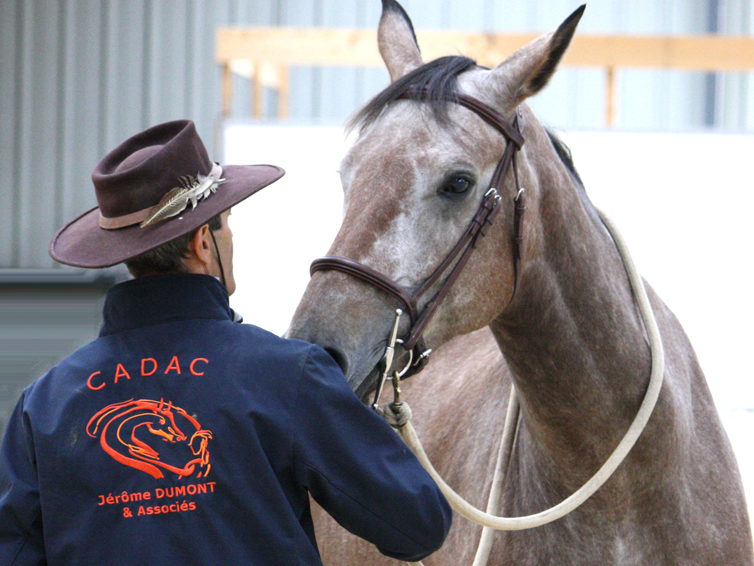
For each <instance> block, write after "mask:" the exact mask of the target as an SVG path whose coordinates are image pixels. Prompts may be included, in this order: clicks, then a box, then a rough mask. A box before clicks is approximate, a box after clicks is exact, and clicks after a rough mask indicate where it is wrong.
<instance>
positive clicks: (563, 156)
mask: <svg viewBox="0 0 754 566" xmlns="http://www.w3.org/2000/svg"><path fill="white" fill-rule="evenodd" d="M545 131H546V132H547V137H548V138H550V143H551V144H552V147H553V149H555V153H557V154H558V157H559V158H560V161H561V162H562V163H563V165H565V167H566V169H568V172H569V173H570V174H571V176H572V177H573V178H574V180H575V181H576V182H577V184H578V185H579V187H581V188H582V189H584V183H583V182H582V180H581V176H580V175H579V172H578V171H576V166H575V165H574V164H573V157H572V155H571V148H570V147H568V146H567V145H566V143H565V142H564V141H563V140H561V139H560V138H559V137H558V136H557V135H556V134H555V132H553V131H552V130H550V129H549V128H545Z"/></svg>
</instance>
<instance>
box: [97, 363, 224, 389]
mask: <svg viewBox="0 0 754 566" xmlns="http://www.w3.org/2000/svg"><path fill="white" fill-rule="evenodd" d="M162 363H164V360H163V362H162ZM187 363H188V370H189V373H191V375H194V376H197V377H202V376H203V375H204V371H200V370H203V369H204V367H203V366H202V365H201V364H205V365H207V366H208V365H209V363H210V362H209V360H208V359H207V358H193V359H191V360H190V361H189V360H186V359H184V360H180V359H179V358H178V356H175V355H174V356H172V357H171V358H170V360H169V362H168V364H167V366H164V369H163V367H162V365H161V364H160V362H158V361H157V359H155V358H141V360H140V362H131V365H129V366H128V367H126V365H125V364H122V363H116V364H115V369H114V370H112V371H108V372H107V373H106V374H103V373H102V371H95V372H93V373H92V374H90V375H89V377H88V378H87V380H86V386H87V387H88V388H89V389H91V390H92V391H99V390H100V389H103V388H104V387H106V386H107V385H110V384H112V385H117V384H118V382H121V383H128V381H130V380H131V377H137V378H138V377H150V376H152V375H155V374H156V373H157V372H158V371H159V372H161V373H162V374H163V375H170V376H173V375H181V374H182V369H181V366H182V365H183V367H184V368H185V367H186V364H187Z"/></svg>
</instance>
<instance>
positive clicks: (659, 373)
mask: <svg viewBox="0 0 754 566" xmlns="http://www.w3.org/2000/svg"><path fill="white" fill-rule="evenodd" d="M600 216H601V217H602V220H603V222H604V223H605V226H606V227H607V229H608V231H609V232H610V234H611V236H612V238H613V240H614V242H615V245H616V247H617V249H618V252H619V253H620V256H621V258H622V260H623V264H624V266H625V269H626V273H627V274H628V279H629V282H630V285H631V288H632V290H633V293H634V298H635V300H636V302H637V304H638V307H639V313H640V315H641V317H642V320H643V322H644V326H645V328H646V331H647V335H648V338H649V347H650V351H651V356H652V370H651V374H650V378H649V385H648V386H647V391H646V394H645V395H644V400H643V401H642V403H641V406H640V407H639V410H638V412H637V414H636V417H635V418H634V420H633V422H632V423H631V426H630V427H629V428H628V431H627V432H626V434H625V436H624V437H623V439H622V440H621V441H620V443H619V444H618V446H617V447H616V448H615V450H613V452H612V454H610V456H609V457H608V459H607V460H606V461H605V463H604V464H603V465H602V467H601V468H600V469H599V470H597V472H596V473H595V474H594V476H592V477H591V478H590V479H589V480H588V481H587V482H586V483H585V484H584V485H583V486H582V487H581V488H579V489H578V490H577V491H576V492H574V493H573V494H572V495H571V496H570V497H568V498H567V499H565V500H564V501H562V502H561V503H559V504H557V505H555V506H554V507H551V508H550V509H546V510H544V511H541V512H539V513H535V514H533V515H527V516H523V517H498V516H496V515H495V514H494V512H495V511H494V508H496V507H497V505H498V503H497V501H499V498H500V493H501V491H502V490H501V485H496V481H499V482H500V483H501V484H502V482H503V479H504V478H499V479H497V475H498V474H497V473H496V480H493V486H492V491H493V492H494V491H498V490H499V491H498V495H497V496H496V497H495V498H493V497H490V499H489V501H488V507H487V509H488V510H487V512H485V511H482V510H480V509H477V508H476V507H474V506H473V505H471V504H470V503H469V502H468V501H466V500H465V499H463V498H462V497H461V496H460V495H459V494H458V493H456V492H455V491H454V490H453V489H452V488H451V487H450V486H449V485H448V484H447V483H446V482H445V480H443V478H442V477H441V476H440V474H439V473H438V472H437V470H435V468H434V466H433V465H432V462H430V460H429V458H428V456H427V454H426V452H425V451H424V448H423V447H422V444H421V441H420V440H419V437H418V436H417V434H416V430H414V427H413V426H412V425H411V421H410V420H409V421H408V422H406V423H405V424H404V425H403V426H401V427H400V428H398V432H399V433H400V435H401V437H402V438H403V440H404V441H405V442H406V444H407V445H408V446H409V448H411V450H412V451H413V452H414V454H415V455H416V457H417V458H418V459H419V461H420V462H421V464H422V465H423V466H424V468H425V469H426V470H427V472H428V473H429V474H430V476H431V477H432V479H434V480H435V482H436V483H437V485H438V487H439V488H440V490H441V491H442V493H443V494H444V495H445V497H446V498H447V499H448V502H449V503H450V505H451V507H453V509H455V510H456V511H457V512H458V513H460V514H461V515H463V516H464V517H466V518H467V519H470V520H471V521H474V522H475V523H479V524H480V525H483V526H484V527H485V531H483V533H482V540H481V542H480V549H479V550H481V551H482V552H481V553H480V551H479V550H478V551H477V558H478V559H479V561H477V558H475V561H474V565H475V566H478V565H481V564H484V561H486V556H489V550H490V549H489V547H490V546H491V533H490V534H487V532H486V531H487V530H492V529H494V530H504V531H516V530H523V529H531V528H534V527H539V526H541V525H545V524H547V523H551V522H552V521H555V520H557V519H560V518H562V517H564V516H565V515H567V514H568V513H570V512H571V511H573V510H574V509H576V508H577V507H579V505H581V504H582V503H584V501H586V500H587V499H589V497H591V496H592V495H593V494H594V493H595V492H596V491H597V490H598V489H599V488H600V487H602V485H603V484H604V483H605V482H606V481H607V480H608V479H609V478H610V477H611V476H612V474H613V472H615V470H616V469H617V468H618V466H620V464H621V463H622V462H623V460H624V459H625V458H626V456H627V455H628V453H629V452H630V451H631V448H633V446H634V444H635V443H636V441H637V440H638V439H639V436H641V433H642V431H643V430H644V427H645V426H646V424H647V422H648V421H649V418H650V416H651V415H652V411H653V410H654V407H655V404H656V403H657V398H658V396H659V394H660V389H661V388H662V379H663V374H664V370H665V353H664V350H663V347H662V339H661V337H660V331H659V329H658V327H657V321H656V320H655V317H654V313H653V312H652V307H651V305H650V303H649V298H648V297H647V293H646V290H645V288H644V284H643V282H642V279H641V276H640V275H639V273H638V271H637V270H636V267H635V265H634V263H633V261H632V259H631V255H630V254H629V252H628V248H627V247H626V244H625V242H624V241H623V239H622V237H621V236H620V234H619V232H618V231H617V229H616V228H615V226H614V225H613V223H612V222H611V221H610V220H609V219H608V218H607V217H606V216H605V215H604V214H603V213H601V212H600ZM511 395H512V396H513V397H515V391H514V390H511ZM511 403H514V400H511ZM403 406H404V408H405V409H408V407H406V406H405V403H403ZM508 420H509V419H508V418H506V429H507V428H508ZM511 420H512V419H511ZM515 425H516V421H513V422H512V425H511V427H515ZM512 436H513V432H512V430H504V431H503V440H502V442H501V444H502V446H501V449H500V454H502V453H503V452H507V451H508V448H506V447H505V446H504V445H505V443H506V438H508V437H510V438H511V439H512ZM498 464H499V465H498V468H499V467H500V465H504V464H503V463H502V462H500V461H499V462H498ZM491 495H493V494H492V493H491ZM485 541H486V542H485ZM482 545H485V546H487V548H486V549H483V548H481V546H482ZM483 555H486V556H483ZM482 559H484V561H482Z"/></svg>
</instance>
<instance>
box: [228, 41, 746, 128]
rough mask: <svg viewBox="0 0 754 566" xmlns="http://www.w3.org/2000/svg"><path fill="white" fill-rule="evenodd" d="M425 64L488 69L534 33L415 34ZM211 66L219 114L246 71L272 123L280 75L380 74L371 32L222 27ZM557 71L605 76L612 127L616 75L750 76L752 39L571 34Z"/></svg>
mask: <svg viewBox="0 0 754 566" xmlns="http://www.w3.org/2000/svg"><path fill="white" fill-rule="evenodd" d="M417 37H418V41H419V45H420V46H421V48H422V56H423V58H424V60H425V61H429V60H432V59H435V58H437V57H441V56H443V55H459V54H462V55H466V56H468V57H471V58H473V59H475V60H476V61H477V62H478V63H479V64H480V65H484V66H487V67H493V66H496V65H498V64H499V63H500V62H502V61H503V60H505V58H506V57H508V56H509V55H510V54H511V53H513V52H514V51H516V50H517V49H518V48H520V47H522V46H524V45H526V44H527V43H529V42H530V41H532V40H534V39H536V38H537V37H538V35H537V34H502V33H496V34H491V33H475V32H456V31H433V30H424V31H422V30H419V31H417ZM216 54H217V61H218V62H219V63H220V64H221V65H222V66H223V69H224V79H223V112H224V113H225V114H226V115H227V114H228V113H229V112H230V104H231V92H230V88H231V80H230V77H229V73H230V72H232V71H235V70H239V72H240V70H241V69H244V68H249V67H250V68H251V69H253V72H252V77H253V78H252V80H253V81H254V87H253V93H254V100H253V111H254V115H255V116H257V117H260V116H261V114H262V111H263V101H262V97H263V93H262V86H261V85H262V84H263V83H262V75H263V74H265V73H263V71H264V70H265V69H275V70H276V72H275V73H272V74H271V75H270V77H266V78H265V79H264V84H266V85H268V86H272V87H273V88H275V89H277V90H278V116H279V117H285V116H287V115H288V99H289V92H288V89H289V87H288V68H289V67H291V66H296V65H299V66H350V67H381V66H382V65H383V63H382V59H381V58H380V55H379V53H378V51H377V33H376V31H375V30H363V29H345V28H337V29H325V28H223V29H219V30H218V33H217V52H216ZM563 65H564V66H571V67H596V68H602V69H605V72H606V85H605V90H606V109H605V113H606V121H607V124H608V125H610V126H612V125H613V124H614V123H615V120H616V112H617V105H616V101H615V98H616V94H615V93H616V88H615V82H616V76H617V73H618V71H619V70H620V69H621V68H649V69H680V70H686V71H703V72H717V71H752V70H754V37H723V36H625V35H577V36H576V37H575V38H574V40H573V42H572V43H571V46H570V47H569V49H568V51H567V52H566V54H565V57H564V59H563Z"/></svg>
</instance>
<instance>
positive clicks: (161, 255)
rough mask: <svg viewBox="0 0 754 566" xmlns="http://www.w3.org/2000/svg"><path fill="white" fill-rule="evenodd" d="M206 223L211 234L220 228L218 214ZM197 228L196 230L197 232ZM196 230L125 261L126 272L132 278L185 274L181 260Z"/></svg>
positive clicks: (186, 254)
mask: <svg viewBox="0 0 754 566" xmlns="http://www.w3.org/2000/svg"><path fill="white" fill-rule="evenodd" d="M206 223H207V224H209V229H210V230H212V231H213V232H214V231H216V230H219V229H220V228H222V219H221V218H220V214H218V215H216V216H213V217H212V218H211V219H210V220H208V221H207V222H206ZM199 228H201V226H200V227H199ZM199 228H197V229H196V230H199ZM196 230H192V231H191V232H189V233H188V234H184V235H183V236H178V237H177V238H175V239H174V240H170V241H169V242H165V243H164V244H162V245H161V246H158V247H156V248H155V249H153V250H149V251H148V252H144V253H143V254H141V255H138V256H136V257H134V258H131V259H129V260H127V261H126V262H125V264H126V267H127V268H128V271H129V272H130V273H131V275H133V276H134V277H144V276H146V275H156V274H165V273H183V272H185V271H186V266H185V265H184V263H183V260H184V259H186V258H187V257H188V247H189V242H191V238H193V237H194V234H195V233H196Z"/></svg>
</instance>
